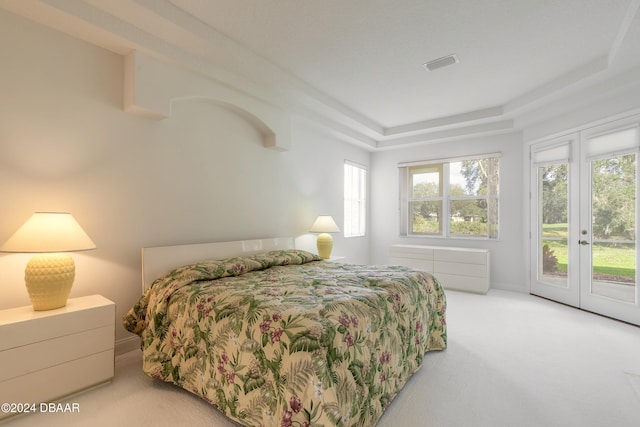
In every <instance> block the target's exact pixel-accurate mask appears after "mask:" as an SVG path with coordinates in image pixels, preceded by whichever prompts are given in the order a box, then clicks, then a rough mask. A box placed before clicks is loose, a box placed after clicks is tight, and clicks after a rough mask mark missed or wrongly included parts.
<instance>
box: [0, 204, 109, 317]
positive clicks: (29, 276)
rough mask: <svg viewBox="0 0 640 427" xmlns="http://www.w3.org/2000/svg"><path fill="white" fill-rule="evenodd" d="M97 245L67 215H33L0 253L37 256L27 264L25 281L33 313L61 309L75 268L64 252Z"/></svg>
mask: <svg viewBox="0 0 640 427" xmlns="http://www.w3.org/2000/svg"><path fill="white" fill-rule="evenodd" d="M95 247H96V245H95V244H94V243H93V241H92V240H91V238H89V236H88V235H87V233H85V232H84V230H83V229H82V227H80V225H79V224H78V223H77V222H76V220H75V219H74V218H73V216H72V215H71V214H70V213H66V212H36V213H34V214H33V215H32V216H31V218H29V219H28V220H27V222H25V223H24V224H23V225H22V227H20V228H19V229H18V231H16V232H15V233H14V234H13V235H12V236H11V237H10V238H9V240H7V241H6V242H5V243H4V244H3V245H2V246H0V252H28V253H37V255H34V256H33V257H32V258H31V259H30V260H29V262H28V263H27V268H26V269H25V272H24V281H25V285H26V286H27V292H28V293H29V298H30V299H31V303H32V304H33V309H34V310H52V309H54V308H60V307H64V306H65V305H66V304H67V298H68V297H69V293H70V292H71V286H72V285H73V279H74V278H75V275H76V267H75V264H74V262H73V258H71V256H70V255H69V254H66V253H63V252H69V251H83V250H87V249H94V248H95Z"/></svg>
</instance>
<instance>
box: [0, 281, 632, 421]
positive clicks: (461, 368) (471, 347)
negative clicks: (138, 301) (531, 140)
mask: <svg viewBox="0 0 640 427" xmlns="http://www.w3.org/2000/svg"><path fill="white" fill-rule="evenodd" d="M447 299H448V312H447V316H448V319H447V320H448V322H447V323H448V328H449V329H448V332H449V347H448V349H447V350H445V351H442V352H432V353H428V354H427V356H426V357H425V364H424V366H423V367H422V369H421V370H420V371H419V372H418V373H417V374H416V375H414V377H413V378H412V379H411V380H410V381H409V382H408V383H407V385H406V386H405V388H404V389H403V390H402V391H401V392H400V394H399V396H398V397H397V398H396V400H395V401H394V402H393V403H392V404H391V406H390V407H389V408H388V410H387V412H386V413H385V414H384V415H383V417H382V419H381V420H380V422H379V423H378V427H400V426H433V427H454V426H455V427H458V426H459V427H466V426H473V427H484V426H487V427H489V426H490V427H498V426H511V427H527V426H531V427H534V426H535V427H538V426H545V427H552V426H562V427H571V426H581V427H590V426H593V427H600V426H616V427H617V426H621V427H625V426H629V427H631V426H640V328H638V327H635V326H631V325H628V324H625V323H621V322H617V321H615V320H611V319H607V318H604V317H600V316H597V315H594V314H590V313H586V312H582V311H580V310H576V309H573V308H569V307H566V306H563V305H560V304H556V303H553V302H550V301H546V300H544V299H540V298H536V297H533V296H530V295H524V294H518V293H513V292H506V291H498V290H492V291H490V292H489V294H487V295H473V294H466V293H461V292H453V291H449V292H448V293H447ZM140 364H141V356H140V352H139V351H133V352H130V353H126V354H123V355H120V356H118V357H117V358H116V376H115V378H114V380H113V382H112V383H111V384H108V385H105V386H101V387H99V388H96V389H94V390H91V391H88V392H85V393H83V394H80V395H77V396H75V397H72V398H70V399H68V400H66V402H70V403H77V404H78V405H79V409H80V412H79V413H68V414H53V413H47V414H33V415H25V416H21V417H17V418H13V419H9V420H7V421H5V422H4V423H0V424H3V427H5V426H6V427H23V426H29V427H31V426H51V427H54V426H61V427H62V426H64V427H73V426H96V427H97V426H179V425H180V426H181V425H184V426H218V427H227V426H236V424H234V423H232V422H230V421H228V420H227V419H226V418H225V417H223V416H222V415H221V414H220V413H219V412H218V411H217V410H216V409H215V408H213V407H211V406H209V405H208V404H207V403H205V402H204V401H202V400H200V399H199V398H197V397H196V396H193V395H191V394H189V393H187V392H185V391H182V390H180V389H178V388H176V387H174V386H171V385H169V384H163V383H160V382H158V381H154V380H152V379H151V378H148V377H146V376H145V375H144V374H142V373H141V370H140Z"/></svg>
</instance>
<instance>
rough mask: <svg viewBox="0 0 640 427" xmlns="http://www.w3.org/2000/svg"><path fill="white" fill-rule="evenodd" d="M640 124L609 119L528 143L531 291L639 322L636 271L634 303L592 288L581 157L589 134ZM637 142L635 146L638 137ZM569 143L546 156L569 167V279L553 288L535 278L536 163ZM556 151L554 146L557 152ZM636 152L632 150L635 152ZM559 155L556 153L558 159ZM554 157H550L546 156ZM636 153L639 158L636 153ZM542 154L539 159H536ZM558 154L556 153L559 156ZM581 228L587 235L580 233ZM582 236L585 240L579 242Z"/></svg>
mask: <svg viewBox="0 0 640 427" xmlns="http://www.w3.org/2000/svg"><path fill="white" fill-rule="evenodd" d="M634 125H635V126H638V125H640V116H633V117H629V118H626V119H621V120H616V121H611V122H609V123H606V124H601V125H598V126H593V127H590V128H586V129H583V130H580V131H576V132H573V133H570V134H567V135H563V136H560V137H556V138H553V139H549V140H546V141H542V142H538V143H535V144H532V145H531V146H530V266H531V272H530V292H531V293H532V294H535V295H539V296H542V297H545V298H549V299H552V300H555V301H558V302H561V303H564V304H568V305H571V306H575V307H579V308H582V309H584V310H588V311H593V312H596V313H599V314H603V315H606V316H609V317H613V318H616V319H620V320H623V321H625V322H629V323H633V324H636V325H640V286H638V278H639V277H638V276H639V274H636V286H635V294H636V298H635V303H630V302H623V301H619V300H615V299H611V298H608V297H604V296H600V295H597V294H593V293H592V292H591V284H592V283H591V282H592V265H591V264H592V263H591V256H592V254H591V247H592V246H591V244H590V243H591V240H592V230H591V227H592V213H591V167H590V161H589V160H588V159H587V155H586V152H587V150H586V144H587V141H588V139H589V138H592V137H595V136H598V135H602V134H607V133H613V132H615V131H617V130H621V129H624V128H629V127H631V126H634ZM638 142H639V145H640V141H638ZM564 146H568V147H569V148H568V149H567V150H566V154H567V158H566V159H565V160H562V161H555V160H550V161H549V163H548V164H558V163H565V162H566V163H567V164H568V165H569V172H568V180H569V183H568V185H569V187H568V189H567V191H568V194H569V197H568V210H569V212H568V218H567V219H568V277H567V286H566V287H563V286H557V285H553V284H551V283H545V282H544V281H542V280H540V277H541V276H542V275H541V271H542V270H541V269H542V262H541V260H540V259H539V258H540V257H541V254H540V249H539V248H540V239H541V232H540V229H539V224H540V223H541V215H542V212H541V206H540V203H539V201H540V200H541V199H540V197H541V194H540V193H541V191H538V190H539V189H538V185H539V176H538V174H539V171H538V167H540V166H544V165H545V164H544V157H545V156H544V155H540V154H541V153H546V152H552V151H553V149H554V148H558V147H564ZM556 151H558V150H556ZM636 152H637V150H636ZM563 156H564V155H561V156H560V157H563ZM549 157H550V158H553V157H554V156H549ZM639 157H640V156H639ZM539 158H542V160H538V159H539ZM558 158H559V157H558ZM638 169H640V158H639V159H638V165H637V167H636V225H637V227H636V242H638V230H637V228H638V227H639V226H640V209H639V208H638V205H639V204H640V181H639V178H638V176H639V175H640V173H639V171H638ZM583 230H585V231H586V234H582V231H583ZM581 240H585V243H588V244H580V243H579V242H580V241H581ZM636 268H637V269H639V268H640V250H636Z"/></svg>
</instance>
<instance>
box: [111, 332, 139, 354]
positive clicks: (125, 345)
mask: <svg viewBox="0 0 640 427" xmlns="http://www.w3.org/2000/svg"><path fill="white" fill-rule="evenodd" d="M139 349H140V337H139V336H137V335H134V336H131V337H127V338H123V339H121V340H117V341H116V348H115V353H116V356H117V355H119V354H124V353H128V352H130V351H133V350H139Z"/></svg>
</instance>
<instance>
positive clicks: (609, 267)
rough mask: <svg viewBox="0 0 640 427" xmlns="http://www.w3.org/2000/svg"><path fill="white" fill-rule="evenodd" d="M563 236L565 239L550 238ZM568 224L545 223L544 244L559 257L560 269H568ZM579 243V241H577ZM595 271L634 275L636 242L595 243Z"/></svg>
mask: <svg viewBox="0 0 640 427" xmlns="http://www.w3.org/2000/svg"><path fill="white" fill-rule="evenodd" d="M549 238H561V239H565V240H548V239H549ZM566 239H567V224H545V225H544V226H543V244H547V245H549V248H550V249H551V250H553V255H554V256H555V257H556V258H558V265H557V266H558V270H560V271H567V260H568V250H567V241H566ZM576 244H577V242H576ZM593 271H594V273H600V274H611V275H615V276H624V277H634V276H635V274H636V245H635V244H634V243H601V242H595V243H593Z"/></svg>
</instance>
